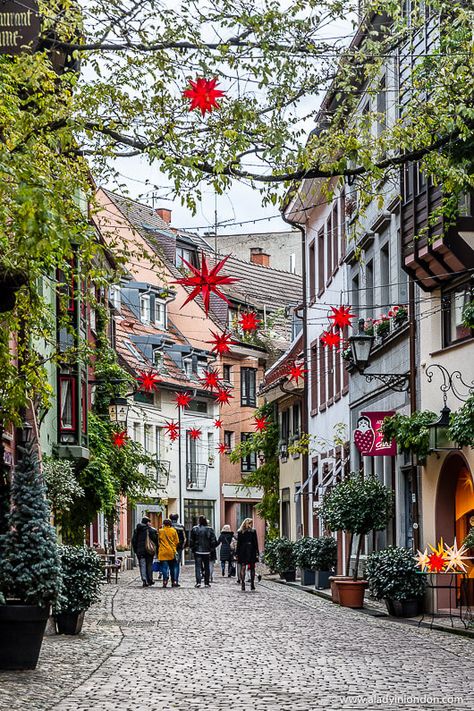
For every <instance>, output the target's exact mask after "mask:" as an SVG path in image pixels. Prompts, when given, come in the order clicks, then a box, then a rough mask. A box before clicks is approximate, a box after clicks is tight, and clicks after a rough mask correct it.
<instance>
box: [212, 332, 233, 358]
mask: <svg viewBox="0 0 474 711" xmlns="http://www.w3.org/2000/svg"><path fill="white" fill-rule="evenodd" d="M210 333H211V335H212V337H213V340H212V341H206V343H209V344H213V346H212V348H211V351H212V352H213V353H218V354H219V355H225V353H229V351H230V346H231V345H232V343H234V341H233V340H232V336H231V335H230V333H223V334H222V335H221V334H219V333H215V332H214V331H211V332H210Z"/></svg>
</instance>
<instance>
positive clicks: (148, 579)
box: [132, 516, 158, 588]
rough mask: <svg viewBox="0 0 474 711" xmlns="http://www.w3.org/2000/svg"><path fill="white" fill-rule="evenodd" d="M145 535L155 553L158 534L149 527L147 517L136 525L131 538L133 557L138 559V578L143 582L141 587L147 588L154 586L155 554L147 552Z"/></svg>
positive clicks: (154, 529)
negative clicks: (153, 547) (152, 545)
mask: <svg viewBox="0 0 474 711" xmlns="http://www.w3.org/2000/svg"><path fill="white" fill-rule="evenodd" d="M147 534H148V538H149V540H150V541H151V542H152V543H153V544H154V546H155V553H156V551H157V550H158V533H157V530H156V528H153V526H151V525H150V519H149V518H148V516H144V517H143V518H142V521H141V523H138V524H137V527H136V529H135V530H134V532H133V536H132V547H133V550H134V551H135V555H136V556H137V558H138V565H139V566H140V576H141V579H142V582H143V587H144V588H147V587H148V586H149V585H154V582H153V558H154V555H155V553H152V552H151V551H148V550H147V546H146V541H147Z"/></svg>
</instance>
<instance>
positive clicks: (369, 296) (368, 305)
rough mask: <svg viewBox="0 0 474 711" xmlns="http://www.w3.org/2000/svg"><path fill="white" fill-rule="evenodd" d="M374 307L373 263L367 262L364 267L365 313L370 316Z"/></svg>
mask: <svg viewBox="0 0 474 711" xmlns="http://www.w3.org/2000/svg"><path fill="white" fill-rule="evenodd" d="M373 306H374V263H373V261H370V262H367V264H366V266H365V312H366V316H372V311H373Z"/></svg>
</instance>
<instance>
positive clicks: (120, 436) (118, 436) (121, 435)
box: [112, 430, 127, 447]
mask: <svg viewBox="0 0 474 711" xmlns="http://www.w3.org/2000/svg"><path fill="white" fill-rule="evenodd" d="M112 442H113V443H114V445H115V446H116V447H123V446H124V445H125V444H126V442H127V431H126V430H122V431H121V432H112Z"/></svg>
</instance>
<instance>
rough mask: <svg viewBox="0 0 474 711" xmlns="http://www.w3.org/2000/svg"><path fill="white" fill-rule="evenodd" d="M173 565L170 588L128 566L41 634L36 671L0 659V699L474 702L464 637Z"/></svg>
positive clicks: (285, 710)
mask: <svg viewBox="0 0 474 711" xmlns="http://www.w3.org/2000/svg"><path fill="white" fill-rule="evenodd" d="M216 573H217V568H216ZM184 577H185V579H184V583H183V586H182V587H181V588H180V589H178V590H171V589H166V590H163V589H162V588H161V587H159V586H158V584H157V585H155V587H153V588H150V589H145V590H144V589H142V587H141V584H140V581H139V580H138V578H137V577H136V574H135V573H128V574H125V575H123V576H122V579H121V582H120V584H119V586H118V587H117V586H114V585H108V586H105V589H104V596H103V600H102V604H101V605H99V606H96V607H95V608H94V609H93V610H91V611H89V613H88V614H87V616H86V620H87V622H86V624H85V627H84V632H83V634H82V635H81V636H80V637H64V636H48V637H46V638H45V641H44V644H43V648H42V652H41V657H40V663H39V666H38V668H37V670H36V671H32V672H22V673H0V689H1V694H0V708H1V709H5V710H6V709H8V711H26V710H28V711H46V710H48V711H49V710H51V711H53V710H54V711H99V710H100V711H132V710H133V711H142V710H143V711H144V710H145V709H150V710H151V711H155V710H156V711H159V710H161V709H179V710H180V711H188V710H189V711H198V709H199V710H201V709H209V710H210V711H221V710H224V709H225V710H233V709H235V710H244V709H254V710H255V711H290V709H291V710H292V711H310V710H312V709H345V708H368V709H386V708H394V709H424V708H426V709H442V708H443V709H446V708H450V709H451V708H452V709H464V708H466V709H473V708H474V693H473V678H472V669H473V663H474V645H473V642H472V640H471V639H467V638H464V637H460V636H455V635H450V634H446V633H443V632H439V631H435V630H434V631H430V630H428V629H418V628H416V627H413V626H407V625H403V624H397V623H393V622H390V621H388V620H386V619H379V618H375V617H370V616H367V615H364V614H362V613H360V612H354V611H350V610H347V609H342V608H339V607H336V606H335V605H333V604H332V603H330V602H328V601H326V600H322V599H320V598H317V597H314V596H312V595H308V594H307V593H305V592H303V591H299V590H295V589H293V588H287V587H284V586H281V585H279V584H277V583H275V582H271V581H262V583H260V584H259V585H258V586H257V592H255V593H251V592H246V593H242V592H241V591H240V590H239V588H238V586H237V585H236V584H235V582H234V581H233V580H232V581H230V580H228V579H227V578H225V579H223V578H221V577H220V576H219V577H218V576H217V574H216V575H215V583H214V585H213V586H212V587H211V589H206V588H201V589H195V588H194V587H193V581H192V579H191V571H189V570H186V573H185V576H184ZM357 697H360V698H357ZM387 697H398V698H395V699H393V700H392V699H389V698H387ZM416 697H421V698H416ZM453 697H457V698H456V699H453Z"/></svg>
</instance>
